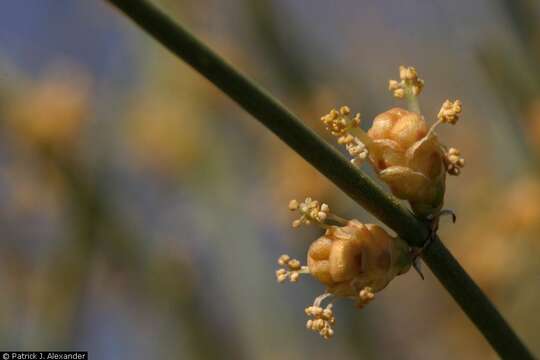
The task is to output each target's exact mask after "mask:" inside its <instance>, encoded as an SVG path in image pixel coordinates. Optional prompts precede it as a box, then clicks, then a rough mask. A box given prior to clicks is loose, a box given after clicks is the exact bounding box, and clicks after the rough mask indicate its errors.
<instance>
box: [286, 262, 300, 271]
mask: <svg viewBox="0 0 540 360" xmlns="http://www.w3.org/2000/svg"><path fill="white" fill-rule="evenodd" d="M287 266H288V267H289V269H291V270H300V268H301V267H302V266H301V264H300V261H298V260H296V259H291V260H289V262H288V263H287Z"/></svg>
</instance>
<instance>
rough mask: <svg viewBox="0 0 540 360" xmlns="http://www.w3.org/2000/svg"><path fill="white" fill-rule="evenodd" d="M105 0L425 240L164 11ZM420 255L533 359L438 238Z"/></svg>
mask: <svg viewBox="0 0 540 360" xmlns="http://www.w3.org/2000/svg"><path fill="white" fill-rule="evenodd" d="M108 1H110V2H111V3H113V4H114V5H115V6H116V7H118V8H119V9H120V10H121V11H122V12H123V13H124V14H125V15H127V16H128V17H129V18H131V19H132V20H133V21H134V22H135V23H137V24H138V25H139V26H140V27H141V28H143V29H144V30H145V31H146V32H148V33H149V34H150V35H152V36H153V37H154V38H155V39H156V40H157V41H159V42H160V43H161V44H162V45H164V46H165V47H167V48H168V49H169V50H170V51H172V52H173V53H174V54H176V55H177V56H178V57H179V58H181V59H182V60H183V61H185V62H186V63H188V64H189V65H191V66H192V67H193V68H194V69H195V70H196V71H198V72H199V73H200V74H201V75H203V76H204V77H206V78H207V79H208V80H210V81H211V82H212V83H213V84H214V85H215V86H217V87H218V88H219V89H221V90H222V91H223V92H224V93H225V94H227V95H228V96H229V97H230V98H231V99H233V100H234V101H235V102H236V103H238V105H240V106H241V107H242V108H243V109H244V110H246V111H247V112H249V113H250V114H251V115H253V116H254V117H255V118H256V119H257V120H259V121H260V122H261V123H262V124H263V125H264V126H266V127H267V128H268V129H269V130H271V131H272V132H273V133H274V134H276V135H277V136H278V137H279V138H280V139H281V140H283V141H284V142H285V143H287V144H288V145H289V146H290V147H291V148H292V149H293V150H295V151H296V152H297V153H298V154H300V155H301V156H302V157H303V158H304V159H305V160H307V161H308V162H309V163H310V164H311V165H313V166H314V167H315V168H316V169H318V170H319V171H320V172H321V173H322V174H324V175H325V176H326V177H327V178H328V179H330V180H331V181H332V182H334V183H335V184H336V185H337V186H338V187H339V188H340V189H341V190H343V191H344V192H345V193H346V194H347V195H349V196H350V197H351V198H352V199H354V200H355V201H356V202H357V203H358V204H360V205H361V206H363V207H364V208H366V209H367V210H368V211H370V212H371V213H372V214H373V215H375V216H376V217H377V218H378V219H379V220H381V221H382V222H384V223H385V224H386V225H388V226H389V227H391V228H392V229H394V230H395V231H396V232H397V233H398V234H399V235H400V236H401V237H402V238H403V239H404V240H405V241H407V242H408V243H409V245H411V246H421V245H422V244H423V243H424V242H425V240H426V239H427V237H428V234H429V231H428V229H427V227H426V226H425V224H423V223H422V222H420V221H419V220H418V219H416V218H415V217H414V216H413V215H412V213H411V212H410V211H408V210H407V209H405V208H404V207H403V206H401V205H400V203H399V201H398V200H397V199H396V198H394V197H392V196H389V195H387V194H386V193H385V192H384V191H383V190H382V189H381V188H380V187H379V186H377V185H376V184H375V183H374V182H373V181H372V180H371V179H370V178H369V177H368V176H366V175H365V174H364V173H363V172H362V171H360V170H359V169H357V168H356V167H354V166H353V165H352V164H350V162H349V161H348V160H347V159H346V158H345V157H343V156H342V155H341V154H340V153H339V152H338V151H337V150H336V149H334V148H333V147H332V146H330V145H329V144H328V143H326V142H325V141H324V140H323V139H322V138H321V137H320V136H319V135H317V134H316V133H315V132H314V131H313V130H311V129H310V128H308V127H307V126H306V125H304V124H303V123H302V122H301V121H300V120H299V119H298V118H297V117H296V116H295V115H293V114H292V113H291V112H289V111H288V110H287V109H286V108H285V107H284V106H283V105H281V104H280V103H279V102H278V101H277V100H275V99H274V98H272V97H271V96H270V95H269V94H267V93H266V91H264V90H263V89H261V88H260V87H259V86H258V85H256V84H255V83H254V82H252V81H251V80H249V79H248V78H247V77H246V76H244V75H242V74H241V73H240V72H238V71H237V70H235V69H234V68H233V67H231V66H230V65H229V64H227V63H226V62H225V61H224V60H223V59H222V58H221V57H219V56H218V55H217V54H215V53H214V52H213V51H212V50H210V49H209V48H208V47H207V46H206V45H204V44H203V43H201V42H200V41H199V40H197V39H196V38H195V37H193V36H192V35H191V34H190V33H189V32H187V31H186V30H184V29H183V28H182V27H181V26H180V25H178V24H176V23H175V22H174V21H173V20H172V19H170V18H169V17H168V16H167V15H165V14H164V13H162V12H161V11H160V10H159V9H157V8H156V7H155V6H153V5H152V4H150V3H149V2H147V1H145V0H108ZM423 258H424V260H425V262H426V264H427V265H428V266H429V267H430V268H431V270H432V271H433V273H434V274H435V276H437V278H438V279H439V281H440V282H441V283H442V284H443V285H444V287H445V288H446V289H447V290H448V292H449V293H450V294H451V295H452V297H453V298H454V300H456V302H457V303H458V304H459V305H460V306H461V308H462V309H463V311H464V312H465V313H466V314H467V315H468V316H469V318H470V319H471V320H472V321H473V323H474V324H475V325H476V327H477V328H478V329H479V330H480V331H481V332H482V334H483V335H484V336H485V338H486V339H487V340H488V342H489V343H490V344H491V346H492V347H493V348H494V349H495V350H496V351H497V353H498V354H499V355H500V356H501V357H503V358H512V359H516V358H519V359H532V358H533V357H532V355H531V354H530V353H529V351H528V350H527V348H526V347H525V345H524V344H523V343H522V342H521V341H520V339H519V338H518V336H517V335H516V334H515V333H514V331H513V330H512V328H510V326H509V325H508V323H507V322H506V321H505V320H504V319H503V318H502V316H501V315H500V314H499V312H498V311H497V309H496V308H495V307H494V305H493V304H492V303H491V302H490V301H489V299H488V298H487V297H486V296H485V295H484V294H483V293H482V291H481V290H480V288H479V287H478V286H477V285H476V284H475V283H474V281H473V280H472V279H471V278H470V277H469V276H468V275H467V273H466V272H465V271H464V270H463V268H462V267H461V266H460V265H459V263H458V262H457V261H456V260H455V259H454V257H453V256H452V255H451V254H450V252H449V251H448V250H447V249H446V248H445V247H444V245H443V244H442V243H441V242H440V240H439V239H436V240H435V241H434V242H433V243H432V244H431V245H430V246H429V247H428V248H427V249H426V250H425V252H424V254H423Z"/></svg>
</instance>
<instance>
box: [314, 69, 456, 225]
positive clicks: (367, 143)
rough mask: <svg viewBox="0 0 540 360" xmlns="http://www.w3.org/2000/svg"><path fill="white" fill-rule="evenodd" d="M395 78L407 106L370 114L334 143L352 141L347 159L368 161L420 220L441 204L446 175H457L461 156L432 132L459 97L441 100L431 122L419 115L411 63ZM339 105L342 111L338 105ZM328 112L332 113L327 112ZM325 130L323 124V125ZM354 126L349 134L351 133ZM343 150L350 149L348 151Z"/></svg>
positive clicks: (451, 118) (452, 118) (449, 116)
mask: <svg viewBox="0 0 540 360" xmlns="http://www.w3.org/2000/svg"><path fill="white" fill-rule="evenodd" d="M400 78H401V82H397V81H395V80H391V81H390V89H391V90H393V91H394V95H395V96H396V97H403V96H405V95H407V97H408V98H409V100H412V101H410V102H409V105H410V107H411V110H410V111H408V110H405V109H402V108H392V109H390V110H388V111H385V112H383V113H382V114H379V115H378V116H376V117H375V119H374V120H373V124H372V125H371V128H370V129H369V130H368V131H367V132H365V131H363V130H362V129H361V128H360V127H358V126H357V127H354V128H353V127H350V128H348V130H347V132H346V133H344V132H342V133H340V138H339V139H338V143H340V144H344V143H345V144H346V146H348V148H347V150H349V148H350V147H352V146H349V145H348V144H353V146H355V147H354V148H352V149H353V153H354V155H353V159H352V162H353V163H360V162H361V161H360V160H363V159H366V158H367V159H368V160H369V162H370V164H371V165H372V166H373V168H374V170H375V172H376V173H377V175H378V176H379V178H380V179H381V180H382V181H384V182H385V183H386V184H387V185H388V186H389V187H390V190H391V191H392V193H393V194H394V195H395V196H396V197H398V198H399V199H403V200H407V201H409V203H410V205H411V207H412V210H413V211H414V213H415V214H416V215H418V216H419V217H421V218H428V217H429V216H432V215H438V214H439V213H440V210H441V208H442V205H443V201H444V192H445V187H446V174H447V172H448V173H449V174H451V175H458V174H459V173H460V169H461V168H462V167H463V166H464V164H465V161H464V159H462V158H460V157H459V152H457V150H455V149H453V150H452V151H449V152H447V151H446V147H445V146H443V145H442V144H441V143H440V142H439V139H438V137H437V134H436V133H435V129H436V128H437V126H439V125H440V124H443V123H447V124H455V123H456V122H457V121H458V119H459V115H460V114H461V110H462V104H461V101H460V100H455V101H450V100H446V101H445V102H444V104H443V106H442V108H441V111H440V112H439V115H438V120H437V121H436V122H435V123H434V124H433V125H431V126H429V125H428V123H427V122H426V120H425V118H424V117H423V116H422V115H421V114H420V113H419V110H418V109H419V108H418V104H417V103H416V95H418V94H419V93H420V91H421V89H422V87H423V85H424V82H423V80H421V79H419V78H418V74H417V72H416V70H415V69H414V68H413V67H405V66H401V67H400ZM342 109H347V112H349V110H348V107H346V106H344V107H342ZM333 114H334V115H333ZM335 114H340V112H337V111H336V110H333V111H331V112H330V114H328V115H326V116H324V117H323V122H325V124H326V123H327V122H329V121H330V120H329V119H333V118H336V116H337V115H335ZM327 128H328V126H327ZM353 130H354V134H353ZM349 152H351V151H350V150H349Z"/></svg>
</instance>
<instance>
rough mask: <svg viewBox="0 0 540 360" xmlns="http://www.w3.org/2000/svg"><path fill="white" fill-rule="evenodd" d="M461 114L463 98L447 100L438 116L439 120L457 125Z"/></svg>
mask: <svg viewBox="0 0 540 360" xmlns="http://www.w3.org/2000/svg"><path fill="white" fill-rule="evenodd" d="M460 114H461V100H456V101H450V100H446V101H445V102H444V103H443V104H442V106H441V110H439V114H438V115H437V118H438V119H439V121H441V122H444V123H449V124H452V125H455V124H456V123H457V121H458V120H459V115H460Z"/></svg>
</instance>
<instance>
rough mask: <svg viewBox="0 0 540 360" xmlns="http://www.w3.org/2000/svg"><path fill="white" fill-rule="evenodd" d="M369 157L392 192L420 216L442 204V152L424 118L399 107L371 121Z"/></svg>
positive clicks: (444, 171) (443, 160) (435, 210)
mask: <svg viewBox="0 0 540 360" xmlns="http://www.w3.org/2000/svg"><path fill="white" fill-rule="evenodd" d="M368 136H369V137H370V138H371V139H372V143H371V144H370V146H369V148H370V149H369V150H370V154H369V158H370V161H371V163H372V164H373V166H374V168H375V171H376V172H377V174H378V175H379V177H380V178H381V179H382V180H383V181H384V182H385V183H387V184H388V185H389V186H390V189H391V191H392V193H393V194H394V195H395V196H397V197H398V198H400V199H403V200H408V201H409V202H410V204H411V206H412V208H413V211H414V212H415V213H416V214H417V215H419V216H422V217H425V216H427V215H429V214H433V213H436V212H437V211H438V210H440V208H441V207H442V204H443V198H444V190H445V179H446V165H445V152H444V149H443V147H442V146H441V144H440V143H439V141H438V139H437V136H436V135H435V134H434V133H433V132H430V131H429V127H428V125H427V123H426V121H425V120H424V118H423V117H422V116H421V115H420V114H418V113H416V112H411V111H407V110H404V109H400V108H393V109H390V110H388V111H386V112H384V113H382V114H380V115H378V116H377V117H376V118H375V120H374V121H373V125H372V126H371V129H369V131H368Z"/></svg>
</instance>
